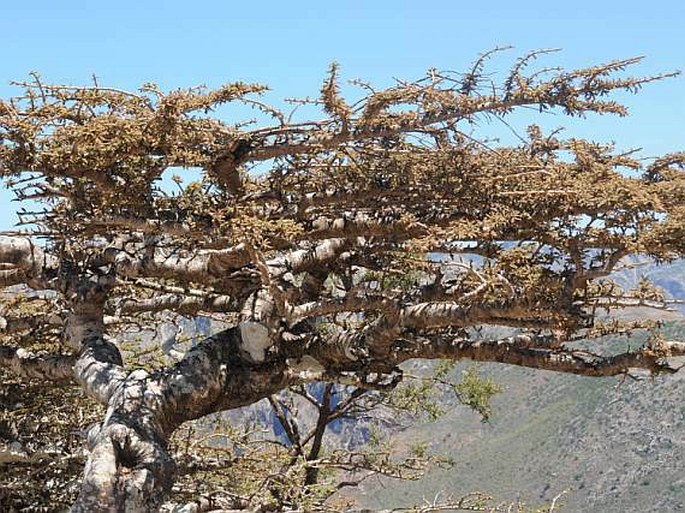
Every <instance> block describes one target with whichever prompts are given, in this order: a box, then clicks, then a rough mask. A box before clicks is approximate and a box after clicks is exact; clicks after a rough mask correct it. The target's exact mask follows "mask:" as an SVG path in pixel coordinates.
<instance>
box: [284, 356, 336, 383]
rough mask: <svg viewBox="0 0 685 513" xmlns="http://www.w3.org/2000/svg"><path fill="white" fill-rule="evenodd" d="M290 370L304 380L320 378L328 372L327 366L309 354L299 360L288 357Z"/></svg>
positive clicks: (287, 361)
mask: <svg viewBox="0 0 685 513" xmlns="http://www.w3.org/2000/svg"><path fill="white" fill-rule="evenodd" d="M286 363H287V364H288V367H289V369H288V372H289V373H290V374H291V375H292V376H296V377H298V378H300V379H304V380H315V379H320V378H321V377H323V375H324V374H325V373H326V368H325V367H324V366H323V365H321V364H320V363H319V361H318V360H317V359H316V358H314V357H312V356H309V355H304V356H303V357H302V358H301V359H299V360H293V359H288V360H286Z"/></svg>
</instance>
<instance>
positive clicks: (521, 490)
mask: <svg viewBox="0 0 685 513" xmlns="http://www.w3.org/2000/svg"><path fill="white" fill-rule="evenodd" d="M667 332H668V334H669V335H670V336H673V337H675V336H678V337H681V338H682V337H685V318H683V317H680V319H675V320H671V321H669V322H668V326H667ZM624 343H625V342H624ZM633 343H639V341H637V340H636V341H634V342H633ZM481 370H482V372H483V373H484V374H487V375H490V376H491V377H493V378H494V379H495V380H496V381H498V382H499V383H501V384H502V385H504V386H505V391H504V392H502V393H501V394H499V396H497V397H496V398H495V400H494V411H495V415H494V416H493V418H492V420H491V422H490V423H489V424H483V423H482V422H480V419H479V418H478V416H477V415H475V414H474V413H473V412H471V411H469V410H468V409H466V408H464V407H462V406H455V407H454V408H453V409H452V410H451V411H450V412H449V413H448V414H447V415H445V416H444V417H442V418H441V419H440V420H439V421H437V422H435V423H429V424H424V425H421V426H416V427H414V428H411V429H410V430H408V431H405V432H404V433H402V434H401V435H399V437H397V440H398V443H399V444H400V446H401V445H402V444H406V445H409V444H410V443H415V442H416V441H417V440H424V441H427V442H429V443H430V447H431V449H432V450H433V451H434V452H435V453H436V454H440V455H444V456H449V457H450V458H451V459H453V460H454V466H453V467H452V468H450V469H448V470H440V469H435V470H432V471H430V472H429V473H428V475H427V476H426V477H425V478H424V479H422V480H420V481H416V482H409V483H396V482H391V481H385V480H383V481H378V480H370V481H368V482H367V483H366V484H365V485H364V486H363V488H362V489H361V491H360V492H359V494H358V495H357V499H358V501H359V502H360V503H361V504H364V505H366V506H369V507H372V508H379V507H381V506H383V507H389V506H400V505H407V504H415V503H420V502H421V501H422V499H423V498H424V497H425V498H428V499H432V498H433V497H435V496H436V494H438V493H441V492H442V493H445V492H447V493H449V494H452V495H454V496H459V495H463V494H466V493H468V492H472V491H475V490H479V491H483V492H486V493H488V494H490V495H492V496H493V497H495V498H496V499H497V500H501V501H516V500H521V501H523V502H526V503H528V504H536V503H543V502H545V501H550V500H551V499H552V498H553V497H554V496H556V495H558V494H559V493H560V492H562V491H564V490H568V492H569V493H568V494H567V495H565V497H564V500H563V502H564V504H565V506H564V508H563V509H562V511H563V512H616V513H619V512H621V513H629V512H671V511H685V404H684V403H683V399H684V398H685V372H682V373H679V374H677V375H675V376H669V377H658V378H656V379H651V378H645V379H641V380H639V381H634V380H631V379H627V380H623V381H622V380H620V379H616V378H608V379H592V378H586V377H576V376H567V375H560V374H556V373H551V372H541V371H533V370H527V369H520V368H513V367H506V366H500V365H497V364H488V365H483V366H481Z"/></svg>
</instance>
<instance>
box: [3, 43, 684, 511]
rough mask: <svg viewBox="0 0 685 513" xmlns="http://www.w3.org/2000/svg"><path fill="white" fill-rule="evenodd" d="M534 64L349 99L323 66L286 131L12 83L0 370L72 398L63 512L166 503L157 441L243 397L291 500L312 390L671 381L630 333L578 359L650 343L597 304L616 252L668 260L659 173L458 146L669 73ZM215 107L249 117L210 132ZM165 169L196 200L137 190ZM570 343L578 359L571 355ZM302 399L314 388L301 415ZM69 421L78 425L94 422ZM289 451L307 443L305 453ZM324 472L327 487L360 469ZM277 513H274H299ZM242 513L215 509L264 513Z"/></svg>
mask: <svg viewBox="0 0 685 513" xmlns="http://www.w3.org/2000/svg"><path fill="white" fill-rule="evenodd" d="M540 53H541V52H535V53H532V54H529V55H525V56H523V57H522V58H520V59H519V60H517V61H516V62H515V64H514V65H513V67H512V68H511V69H510V70H509V72H508V73H507V74H506V76H505V78H504V79H503V80H502V81H501V82H500V83H493V82H491V79H490V78H489V75H488V74H487V73H486V71H485V63H486V61H487V59H488V58H489V57H490V55H491V54H492V53H488V54H485V55H483V56H481V57H480V58H479V59H478V60H477V61H476V62H475V63H474V65H473V67H472V68H471V69H470V70H468V71H467V72H466V73H463V74H459V73H454V72H441V71H437V70H430V71H429V72H428V73H427V75H426V76H425V77H424V78H422V79H420V80H417V81H414V82H401V81H398V82H397V83H396V85H394V86H392V87H389V88H386V89H375V88H374V87H372V86H371V85H369V84H366V83H362V82H358V83H357V85H358V86H359V87H360V90H361V91H362V94H361V98H360V99H359V100H358V101H356V103H348V101H346V100H345V99H344V98H343V96H342V95H341V93H340V90H339V79H338V69H337V66H336V65H332V66H331V69H330V72H329V75H328V77H327V78H326V80H325V81H324V83H323V86H322V88H321V95H320V98H318V99H317V100H311V101H309V100H306V101H304V103H307V104H313V105H315V106H319V107H320V108H321V109H322V110H323V112H324V113H325V117H324V119H322V120H320V121H310V122H297V121H293V119H292V115H291V116H286V115H285V114H283V113H281V112H280V111H279V110H277V109H275V108H273V107H270V106H268V105H266V104H265V103H263V102H261V101H259V100H258V99H255V95H259V94H260V93H262V92H264V91H265V90H266V87H264V86H262V85H257V84H245V83H241V82H237V83H232V84H228V85H225V86H223V87H220V88H218V89H214V90H206V89H204V88H194V89H189V90H179V91H172V92H169V93H163V92H162V91H160V90H159V89H158V88H157V87H156V86H154V85H150V84H147V85H144V86H143V87H142V88H141V89H140V90H139V91H138V92H127V91H121V90H117V89H112V88H107V87H103V86H101V85H99V84H98V83H94V84H93V85H92V86H83V87H72V86H65V85H48V84H45V83H43V81H42V80H41V78H40V77H39V76H38V75H33V76H32V77H31V79H30V80H28V81H26V82H22V83H19V84H18V85H19V86H20V87H21V88H22V90H23V92H22V93H21V94H20V95H19V96H17V97H16V98H12V99H9V100H6V101H2V102H1V103H0V143H1V145H0V173H1V174H2V175H3V176H4V177H6V178H7V179H8V180H9V182H10V184H11V186H12V187H13V189H14V191H15V193H16V194H17V197H18V199H20V200H32V201H34V202H37V204H38V205H40V206H39V207H38V208H35V209H33V210H30V211H29V210H26V209H25V210H23V211H22V212H21V213H20V215H21V219H22V223H23V224H25V225H27V226H28V230H29V231H30V234H27V233H26V232H14V233H7V234H5V235H3V236H2V237H1V238H0V265H1V266H2V267H1V268H0V283H1V284H2V286H4V287H9V289H8V290H10V291H11V292H12V293H11V294H9V295H7V296H6V304H5V306H4V308H3V319H4V320H3V323H2V324H3V328H4V329H3V336H4V340H5V342H4V343H5V345H3V346H2V347H1V348H0V364H1V366H2V367H3V368H4V370H5V371H9V372H11V373H12V374H13V375H14V376H18V377H20V378H22V379H25V380H29V381H30V380H34V383H35V380H38V381H39V382H40V385H41V387H42V389H43V390H44V391H45V392H44V393H45V394H48V396H49V397H52V401H53V403H54V402H55V398H56V397H66V396H69V395H70V394H77V395H78V393H79V392H78V390H83V391H84V392H85V393H86V394H87V395H88V397H90V398H92V399H93V400H94V401H95V402H96V403H98V404H100V405H102V407H104V409H105V410H106V412H105V414H104V415H103V416H102V417H101V418H100V420H99V423H98V424H97V425H96V426H95V427H94V428H93V429H91V430H90V431H89V432H88V437H87V438H88V446H89V450H88V456H87V463H86V465H85V470H84V471H83V477H82V481H81V483H80V485H79V486H80V492H79V494H78V498H77V499H76V502H75V504H74V505H73V511H88V512H91V511H123V510H126V511H156V510H158V509H159V508H160V506H161V505H162V504H163V502H164V501H165V500H166V499H167V498H168V496H169V494H170V492H171V489H172V485H173V483H174V475H175V468H176V463H175V462H174V458H173V457H172V449H171V448H170V445H169V444H170V439H171V437H172V435H173V434H174V432H177V431H178V430H179V429H180V428H182V426H184V424H186V423H188V422H189V421H192V420H193V419H199V418H202V417H205V416H207V415H209V414H212V413H215V412H222V411H227V410H232V409H235V408H238V407H241V406H245V405H250V404H253V403H255V402H257V401H259V400H261V399H263V398H271V404H272V406H273V410H274V412H275V415H276V416H277V417H278V418H280V419H281V423H282V425H283V427H284V430H285V431H286V434H287V437H288V438H289V440H290V443H291V451H290V453H289V454H290V455H291V456H292V458H293V461H300V462H303V463H302V465H301V466H300V467H298V468H299V470H298V472H300V473H299V474H298V473H291V474H288V475H285V476H281V477H282V479H283V480H285V481H287V480H290V482H291V484H292V483H301V484H302V485H303V486H305V490H306V487H307V486H310V485H313V484H315V483H316V482H317V480H318V476H317V473H318V469H319V468H321V467H322V466H324V462H322V453H321V437H322V436H323V431H324V430H325V427H326V425H327V423H329V422H330V421H331V420H332V419H331V418H330V414H331V411H330V410H331V404H332V403H331V401H330V396H331V394H333V393H334V390H335V386H334V385H333V383H337V384H341V385H346V386H349V387H351V388H346V389H345V390H346V391H348V393H349V394H351V395H350V396H348V397H347V398H343V399H341V401H342V403H337V404H338V406H337V407H336V408H338V407H340V404H342V405H343V406H344V405H345V404H348V405H349V407H350V408H351V407H352V406H351V405H358V404H360V403H359V402H357V400H360V398H362V397H363V396H365V394H366V392H365V391H367V390H388V389H393V388H395V387H396V386H397V385H398V384H399V383H401V382H402V380H403V369H402V367H400V365H401V364H403V362H406V361H408V360H410V359H417V358H418V359H445V360H450V361H457V360H462V359H471V360H474V361H492V362H500V363H506V364H511V365H520V366H527V367H532V368H536V369H548V370H554V371H559V372H567V373H575V374H581V375H586V376H612V375H628V374H629V373H631V372H632V371H633V370H634V369H644V370H646V371H649V372H651V373H652V374H660V373H672V372H675V371H676V368H675V367H673V365H672V362H670V361H669V358H670V357H676V356H683V355H685V343H684V342H681V341H674V340H666V339H665V338H664V337H661V336H659V335H658V334H655V335H654V336H652V337H651V338H650V339H649V340H648V343H647V344H646V345H644V346H643V347H640V348H637V349H632V350H629V351H627V352H623V353H618V354H615V353H610V352H607V350H606V349H605V348H602V347H600V346H601V344H600V343H601V337H602V336H604V335H607V334H612V333H614V334H624V333H628V332H631V331H634V330H638V329H644V328H647V327H650V324H649V323H647V322H641V321H633V322H619V321H616V320H611V319H610V318H607V317H605V316H602V312H604V311H606V312H609V311H612V310H614V309H617V308H626V307H634V306H648V307H654V308H665V307H666V306H667V303H668V299H667V298H666V297H665V296H664V295H663V293H661V292H660V291H659V290H658V289H656V288H655V287H653V286H652V285H650V284H649V283H648V282H646V281H645V282H643V283H641V284H640V286H639V287H638V288H637V289H636V290H622V289H621V288H620V287H619V286H618V285H617V284H616V283H614V282H612V280H611V273H612V272H613V271H614V270H615V269H616V268H617V267H618V266H621V265H623V263H624V262H625V258H626V257H629V256H631V255H644V256H647V257H649V258H651V259H654V260H656V261H657V262H667V261H671V260H674V259H677V258H680V257H682V256H683V254H684V253H685V242H684V240H685V239H684V237H683V235H685V207H684V206H683V205H685V177H684V175H683V172H682V169H683V165H684V164H685V154H683V153H678V154H670V155H666V156H663V157H661V158H658V159H655V160H653V161H652V162H651V163H649V164H645V163H644V161H643V160H640V159H638V158H636V157H635V156H634V155H633V154H632V153H631V152H628V153H619V152H616V151H615V150H614V148H613V147H612V146H610V145H602V144H597V143H594V142H590V141H586V140H582V139H574V138H569V139H562V138H561V135H560V133H558V132H553V133H543V130H542V129H541V128H539V127H537V126H535V125H532V126H529V127H528V129H527V136H526V137H525V138H521V142H520V144H518V145H516V146H506V145H498V144H497V143H496V142H493V141H489V140H487V139H485V137H484V136H482V135H480V131H479V130H478V123H479V121H480V120H483V119H485V118H504V117H505V116H508V115H510V114H511V113H512V112H514V111H516V110H520V109H526V108H533V109H537V110H539V111H541V112H542V111H546V110H557V111H562V112H563V113H565V114H567V115H569V116H585V115H586V114H589V113H598V114H618V115H620V116H625V115H626V114H627V110H626V108H625V107H624V106H623V105H621V104H619V103H618V102H616V101H614V100H612V99H610V96H609V95H610V94H611V93H612V92H614V91H630V92H634V91H637V90H638V89H640V88H641V86H643V85H644V84H646V83H649V82H652V81H655V80H659V79H662V78H665V77H669V76H671V75H672V74H664V75H659V76H652V77H643V78H633V77H625V76H623V72H624V71H625V69H626V68H628V67H629V66H631V65H634V64H636V63H637V62H638V61H639V59H628V60H621V61H615V62H611V63H608V64H603V65H599V66H593V67H590V68H586V69H579V70H574V71H558V70H556V69H548V68H543V69H535V70H532V71H531V64H532V62H533V60H534V59H535V58H536V57H538V56H539V55H540ZM225 104H243V105H247V106H250V107H253V108H254V109H256V110H257V111H258V112H259V113H261V114H260V115H262V118H263V117H267V118H269V119H270V121H264V119H262V118H260V119H261V121H260V122H258V123H257V124H256V125H252V124H244V123H243V124H230V123H229V122H226V121H221V120H219V119H217V118H215V117H212V115H211V113H212V111H213V110H214V109H216V108H218V107H220V106H222V105H225ZM190 168H198V169H200V170H201V171H202V178H201V180H200V181H197V182H191V183H188V184H184V182H183V180H182V178H181V177H177V176H174V177H173V181H175V182H176V184H177V185H178V191H176V192H169V190H168V188H166V189H165V188H164V187H163V186H162V185H161V180H162V178H163V175H164V173H165V172H168V171H169V170H170V169H171V170H172V171H173V170H174V169H176V172H178V173H183V172H184V171H185V170H186V169H190ZM31 208H32V207H31ZM198 315H204V316H211V317H212V318H214V319H216V320H217V321H218V322H220V323H222V324H223V326H224V329H222V330H220V331H218V332H216V333H215V334H213V335H211V336H209V337H207V338H205V339H204V340H202V341H199V342H198V343H197V344H195V345H194V346H193V347H192V348H190V349H189V350H187V351H186V352H185V353H184V354H181V355H180V356H181V358H180V360H178V361H177V362H176V363H169V361H168V360H166V361H162V362H157V363H155V364H154V365H153V364H151V363H150V362H149V361H145V359H144V356H143V355H144V354H146V353H149V352H150V351H151V350H152V349H154V348H155V347H157V346H159V345H160V344H162V343H164V342H165V340H163V339H162V337H161V336H160V335H159V332H157V336H155V337H152V339H150V337H148V338H147V339H143V340H142V341H141V342H139V343H138V344H131V342H130V340H131V333H133V332H134V330H135V329H140V330H143V331H145V330H147V331H148V332H155V329H157V327H158V326H159V325H160V323H163V322H169V320H173V319H175V318H176V317H177V316H190V317H192V316H198ZM483 327H487V328H494V329H486V330H484V329H482V328H483ZM595 339H596V341H597V342H596V344H595V345H596V346H598V347H597V349H592V348H590V349H580V348H579V346H578V344H577V342H578V341H580V340H589V341H592V340H595ZM125 340H129V342H128V345H126V347H124V341H125ZM591 347H592V346H591ZM123 356H126V357H127V360H128V361H127V362H126V363H124V357H123ZM5 375H6V376H7V374H5ZM312 382H323V383H329V384H326V385H322V386H323V389H320V390H319V392H321V390H322V392H321V393H322V394H323V395H319V396H317V395H316V394H314V393H312V392H311V389H307V388H306V387H304V385H306V384H308V383H312ZM15 387H18V388H16V390H14V392H12V393H16V394H19V396H21V395H22V390H24V389H23V388H22V385H20V384H16V385H15ZM289 388H290V389H294V390H296V391H299V393H300V394H301V395H302V396H304V400H305V401H309V402H310V403H312V404H314V405H315V407H316V408H317V409H318V410H319V417H318V418H320V419H324V420H323V421H321V423H320V424H318V425H317V426H316V427H315V429H314V431H313V434H312V435H302V434H301V433H298V432H297V423H296V422H294V417H293V416H292V415H291V413H292V412H291V411H290V410H289V408H288V404H289V403H288V402H287V401H288V400H287V399H278V398H275V397H274V396H275V395H276V394H278V393H279V392H281V391H283V390H286V389H289ZM31 390H33V389H31ZM55 390H59V391H58V392H55ZM27 393H28V392H27ZM33 393H35V390H33V391H32V392H31V394H33ZM8 394H10V393H9V392H8ZM49 394H52V395H49ZM55 394H57V395H55ZM31 397H33V396H31ZM24 399H25V400H26V401H27V402H28V401H29V399H30V398H29V397H28V396H27V397H25V398H24ZM346 401H347V402H346ZM55 407H56V408H59V406H58V405H55ZM345 407H348V406H345ZM50 408H53V406H52V405H50V406H48V409H50ZM78 408H79V409H78V411H79V412H80V413H79V415H82V417H83V420H80V422H81V425H82V426H83V428H84V429H85V427H86V426H87V423H88V420H89V418H90V419H92V418H93V415H94V413H93V412H94V411H97V408H96V407H95V406H94V405H88V404H87V403H84V402H82V401H81V402H80V403H79V407H78ZM334 409H335V408H334ZM69 411H70V415H74V413H73V412H74V410H69ZM335 411H337V410H335ZM47 413H48V414H49V413H50V411H49V410H48V412H47ZM10 427H11V426H10ZM10 427H8V426H5V429H4V431H6V432H7V433H6V434H5V435H3V436H5V437H10V438H11V436H13V435H12V433H11V429H10ZM302 436H304V437H305V438H306V442H307V443H311V442H312V441H313V440H314V441H315V442H314V443H315V445H314V447H313V448H312V446H309V449H308V452H307V451H305V450H304V449H303V447H302V446H301V445H300V446H298V444H301V442H302V438H301V437H302ZM307 436H309V438H307ZM69 443H70V444H72V443H74V442H73V441H72V442H69ZM70 447H71V446H70ZM73 450H74V451H75V449H73ZM241 451H247V449H246V448H243V449H241ZM346 454H347V457H348V460H347V461H348V464H349V468H354V467H355V466H356V465H362V463H360V462H361V459H362V458H361V457H360V458H359V459H358V460H354V457H355V456H354V454H351V453H346ZM178 463H179V464H180V462H178ZM196 463H197V462H196ZM338 463H339V462H338ZM340 466H343V467H344V465H342V464H340ZM362 466H363V465H362ZM375 469H376V470H379V468H378V466H377V467H375ZM298 480H301V481H298ZM305 495H306V494H305ZM302 497H304V495H303V496H301V497H300V498H299V499H293V500H292V501H291V502H290V503H288V502H287V501H285V500H283V501H281V504H280V506H279V507H284V508H288V507H289V508H291V509H298V508H300V509H301V508H303V507H304V506H302V504H301V503H299V504H298V502H297V501H298V500H303V499H302ZM243 499H244V498H241V499H240V500H237V502H236V505H234V508H238V507H240V508H244V509H249V508H253V509H258V508H259V507H261V508H262V509H263V508H265V507H266V506H264V504H261V505H259V504H255V503H250V502H249V501H247V502H246V501H245V500H243ZM241 501H242V502H241ZM276 502H278V501H276ZM269 507H276V506H274V505H273V504H272V505H270V506H269Z"/></svg>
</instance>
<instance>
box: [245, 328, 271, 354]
mask: <svg viewBox="0 0 685 513" xmlns="http://www.w3.org/2000/svg"><path fill="white" fill-rule="evenodd" d="M270 346H271V338H270V337H269V329H268V328H267V327H266V326H264V325H263V324H261V323H259V322H252V321H243V322H241V323H240V347H241V349H243V350H245V351H246V352H247V353H248V354H249V355H250V358H252V360H254V361H255V362H263V361H264V356H265V351H266V350H267V349H268V348H269V347H270Z"/></svg>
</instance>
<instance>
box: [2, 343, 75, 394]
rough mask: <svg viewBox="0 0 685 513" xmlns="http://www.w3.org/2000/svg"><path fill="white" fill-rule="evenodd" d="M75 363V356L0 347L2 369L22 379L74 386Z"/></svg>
mask: <svg viewBox="0 0 685 513" xmlns="http://www.w3.org/2000/svg"><path fill="white" fill-rule="evenodd" d="M75 361H76V357H75V356H74V355H61V354H60V355H58V354H36V353H31V352H29V351H27V350H25V349H23V348H21V347H9V346H0V367H3V368H6V369H9V370H10V371H12V372H13V373H14V374H16V375H17V376H20V377H22V378H28V379H37V380H42V381H50V382H52V383H54V384H58V385H69V384H73V383H74V368H73V366H74V362H75Z"/></svg>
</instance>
